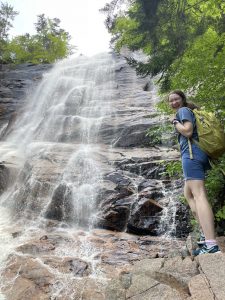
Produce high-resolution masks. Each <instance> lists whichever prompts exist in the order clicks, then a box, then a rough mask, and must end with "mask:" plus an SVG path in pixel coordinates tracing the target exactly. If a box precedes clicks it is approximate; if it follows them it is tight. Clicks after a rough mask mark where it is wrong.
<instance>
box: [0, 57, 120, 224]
mask: <svg viewBox="0 0 225 300" xmlns="http://www.w3.org/2000/svg"><path fill="white" fill-rule="evenodd" d="M114 71H115V61H114V59H113V58H112V56H111V55H110V54H104V55H97V56H95V57H93V58H87V57H83V56H80V57H78V58H71V59H69V60H64V61H61V62H59V63H58V64H56V65H55V67H54V68H53V69H52V70H51V71H50V72H49V73H47V74H45V75H44V78H43V80H42V82H41V83H40V85H39V86H38V88H37V90H36V91H35V93H34V94H33V95H28V96H27V103H28V104H27V106H26V108H25V109H24V110H23V111H21V112H19V116H18V118H17V121H16V123H15V124H14V127H13V131H12V132H11V134H10V135H9V136H8V137H7V140H6V141H5V142H4V143H3V145H2V146H1V150H0V154H1V158H2V161H5V162H11V163H13V164H15V166H16V170H17V173H18V175H17V176H16V178H15V180H14V183H13V184H12V185H11V186H10V188H8V190H7V191H6V192H5V193H4V194H3V196H2V197H1V200H0V201H1V204H2V205H5V206H7V207H10V209H11V210H12V211H13V212H14V213H16V216H20V217H23V218H26V219H31V220H32V219H34V220H35V223H37V218H39V220H41V219H43V217H44V218H46V217H47V218H51V219H57V220H59V221H62V222H64V221H66V222H71V223H72V224H74V225H82V226H86V227H88V226H90V224H91V222H92V221H91V220H92V218H93V217H94V214H95V209H96V205H95V200H96V195H97V186H98V183H99V182H100V181H101V178H102V174H101V166H100V164H101V162H100V159H99V156H100V154H99V150H100V148H101V140H100V136H99V130H100V128H101V125H102V124H103V123H104V122H105V123H107V118H109V117H110V114H111V112H112V109H111V107H110V101H111V99H112V98H113V97H114V94H115V82H114V73H115V72H114Z"/></svg>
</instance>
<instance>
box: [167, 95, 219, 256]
mask: <svg viewBox="0 0 225 300" xmlns="http://www.w3.org/2000/svg"><path fill="white" fill-rule="evenodd" d="M168 101H169V105H170V106H171V108H172V109H173V110H174V111H175V113H176V117H175V119H174V120H173V125H174V127H175V130H176V131H177V133H178V141H179V144H180V152H181V160H182V169H183V174H184V180H185V183H184V196H185V198H186V200H187V202H188V204H189V206H190V208H191V211H192V213H193V215H194V216H195V218H196V220H197V221H198V223H199V225H200V226H201V229H202V232H203V233H204V238H205V241H204V243H203V246H202V247H200V248H199V249H196V250H194V251H193V255H195V256H197V255H201V254H205V253H220V249H219V247H218V245H217V241H216V237H215V227H214V215H213V211H212V208H211V206H210V204H209V201H208V197H207V192H206V188H205V182H204V180H205V173H206V171H207V170H209V169H210V164H209V157H208V155H207V154H206V153H205V152H204V151H203V150H202V149H201V148H200V147H199V146H198V145H197V144H196V143H193V140H197V141H198V140H199V139H198V131H197V126H196V118H195V115H194V113H193V111H192V110H191V109H190V108H189V104H188V102H187V99H186V96H185V94H184V93H183V92H182V91H179V90H176V91H173V92H171V93H170V94H169V98H168Z"/></svg>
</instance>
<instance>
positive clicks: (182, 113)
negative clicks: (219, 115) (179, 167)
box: [176, 107, 198, 157]
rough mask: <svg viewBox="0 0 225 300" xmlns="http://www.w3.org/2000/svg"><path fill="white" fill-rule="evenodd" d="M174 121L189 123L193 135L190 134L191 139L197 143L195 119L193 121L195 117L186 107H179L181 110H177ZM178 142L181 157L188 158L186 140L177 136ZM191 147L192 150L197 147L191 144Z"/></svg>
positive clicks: (181, 136)
mask: <svg viewBox="0 0 225 300" xmlns="http://www.w3.org/2000/svg"><path fill="white" fill-rule="evenodd" d="M176 119H177V120H178V121H179V122H180V123H182V124H183V123H184V122H185V121H189V122H191V123H192V124H193V134H192V137H191V138H193V139H195V140H197V141H198V133H197V128H196V119H195V115H194V114H193V112H192V111H191V110H190V109H189V108H187V107H181V108H179V109H178V111H177V113H176ZM178 141H179V144H180V151H181V156H183V155H185V156H186V155H187V156H188V157H189V147H188V138H187V137H185V136H184V135H182V134H179V135H178ZM192 146H193V148H196V147H197V146H196V145H195V144H193V143H192ZM197 148H198V147H197Z"/></svg>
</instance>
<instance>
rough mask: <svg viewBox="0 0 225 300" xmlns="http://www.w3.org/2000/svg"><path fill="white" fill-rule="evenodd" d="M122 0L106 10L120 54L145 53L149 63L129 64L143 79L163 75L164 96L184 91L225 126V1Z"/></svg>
mask: <svg viewBox="0 0 225 300" xmlns="http://www.w3.org/2000/svg"><path fill="white" fill-rule="evenodd" d="M121 2H123V1H122V0H120V1H119V0H112V1H111V2H110V3H109V4H107V5H106V6H105V10H104V11H105V12H106V13H107V19H106V24H107V27H108V29H109V31H110V32H111V33H112V36H113V38H112V40H113V43H114V44H113V45H114V46H115V48H116V49H117V50H119V49H121V48H122V47H123V46H126V47H128V48H129V49H130V50H142V51H143V52H144V53H145V54H146V55H147V60H146V62H140V61H137V60H136V59H134V58H127V60H128V62H129V63H130V64H131V65H132V66H133V67H135V68H136V71H137V73H138V74H141V75H144V76H145V75H152V76H155V75H159V76H160V78H159V81H158V83H159V86H160V92H162V93H167V92H168V91H170V90H172V89H183V90H185V91H186V92H189V93H190V95H191V96H192V100H194V102H197V103H198V104H200V105H205V106H206V107H207V108H208V109H209V110H214V111H215V110H217V111H219V112H220V115H221V118H222V120H225V77H224V69H225V60H224V56H225V4H224V1H223V0H217V1H215V0H206V1H199V0H185V1H180V0H134V1H128V3H129V5H128V6H127V8H126V9H124V10H122V9H119V8H122V6H121Z"/></svg>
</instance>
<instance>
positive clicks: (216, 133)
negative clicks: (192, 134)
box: [189, 109, 225, 159]
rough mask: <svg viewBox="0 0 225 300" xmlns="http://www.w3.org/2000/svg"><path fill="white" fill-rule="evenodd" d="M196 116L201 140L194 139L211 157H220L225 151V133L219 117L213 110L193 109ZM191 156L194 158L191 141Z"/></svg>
mask: <svg viewBox="0 0 225 300" xmlns="http://www.w3.org/2000/svg"><path fill="white" fill-rule="evenodd" d="M192 112H193V114H194V116H195V118H196V127H197V132H198V138H199V141H196V140H194V139H192V140H191V141H193V142H194V143H195V144H197V145H198V146H199V148H201V149H202V150H203V151H204V152H206V153H207V154H208V156H209V157H210V158H211V159H217V158H219V157H220V156H221V155H222V154H223V153H225V133H224V128H223V126H222V125H221V123H220V121H219V119H218V118H217V117H216V116H215V114H214V113H212V112H207V111H205V110H197V109H194V110H192ZM189 151H190V158H193V155H192V149H191V143H190V141H189Z"/></svg>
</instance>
